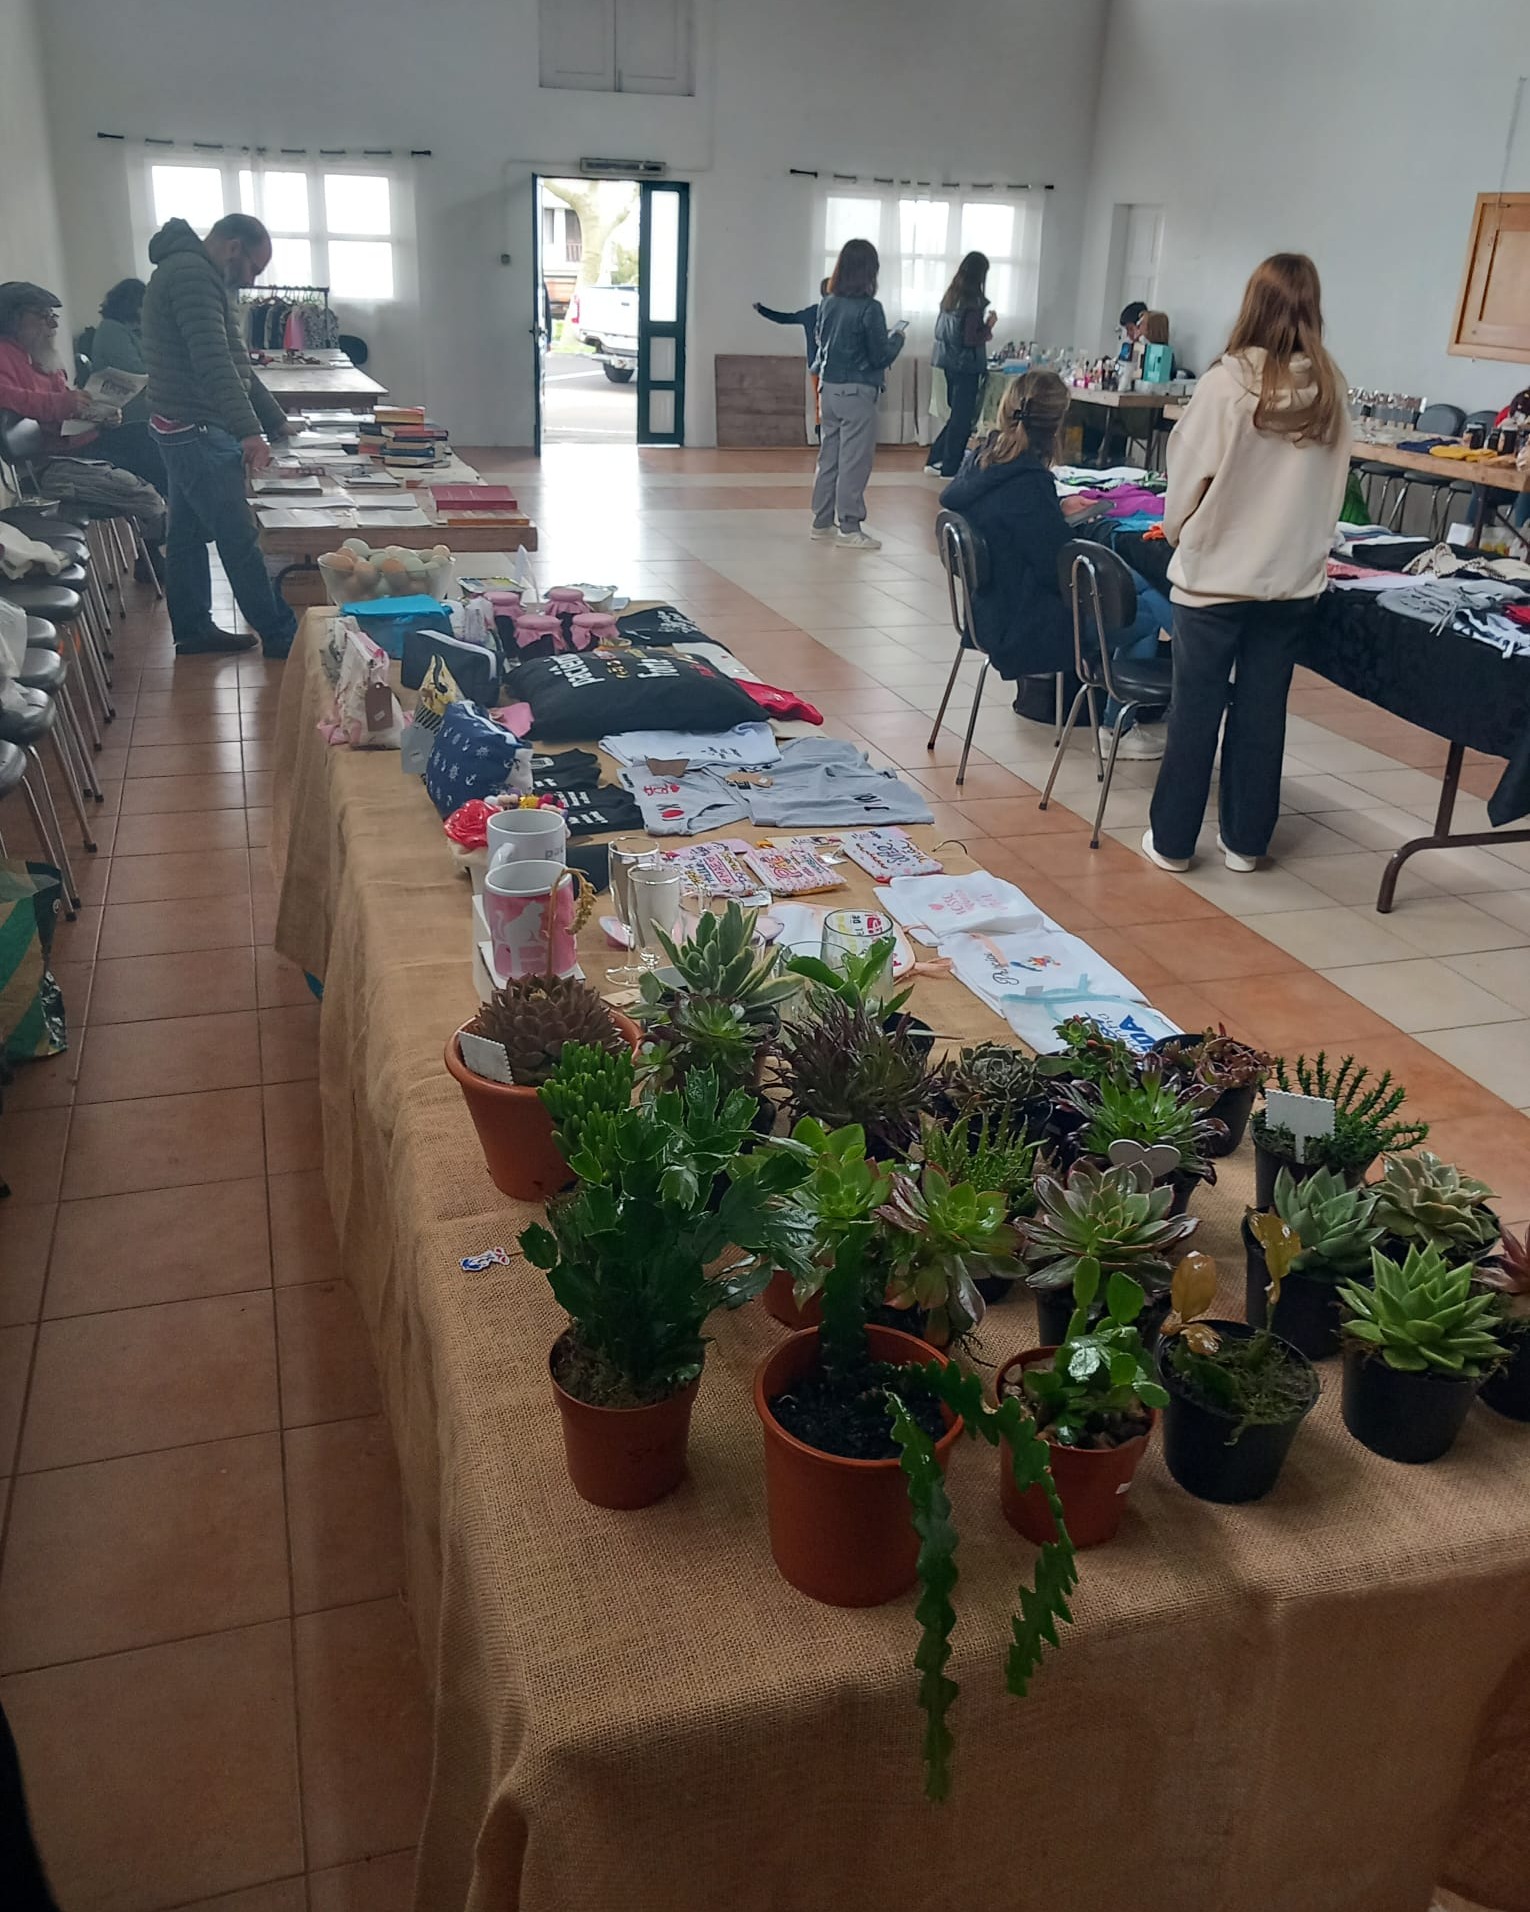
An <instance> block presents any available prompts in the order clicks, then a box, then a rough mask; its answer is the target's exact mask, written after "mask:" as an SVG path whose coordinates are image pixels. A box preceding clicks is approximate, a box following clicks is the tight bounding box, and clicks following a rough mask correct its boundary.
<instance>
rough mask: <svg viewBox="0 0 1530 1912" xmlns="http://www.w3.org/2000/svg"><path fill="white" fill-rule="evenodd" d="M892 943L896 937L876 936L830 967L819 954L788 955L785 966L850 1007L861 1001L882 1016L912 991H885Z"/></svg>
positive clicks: (889, 978)
mask: <svg viewBox="0 0 1530 1912" xmlns="http://www.w3.org/2000/svg"><path fill="white" fill-rule="evenodd" d="M896 947H897V938H896V937H893V936H879V937H878V938H877V940H876V941H875V942H874V943H873V944H872V945H871V946H870V948H869V949H866V950H864V951H862V952H861V953H860V954H859V955H857V954H856V952H855V951H854V950H850V951H847V952H846V954H845V956H844V959H843V967H841V968H838V969H836V968H834V967H833V966H832V965H831V964H829V963H826V962H825V961H824V960H823V958H822V957H821V956H792V957H789V958H788V960H787V964H786V968H787V971H788V973H789V974H791V975H793V976H800V977H802V979H803V980H804V981H805V982H808V983H812V984H813V985H814V986H815V987H817V988H819V989H823V990H827V991H828V992H829V994H830V995H833V996H838V997H839V999H840V1001H841V1002H847V1003H849V1004H850V1005H851V1006H852V1007H853V1008H858V1007H859V1006H860V1005H861V1004H862V1003H865V1004H867V1005H868V1006H870V1007H871V1008H880V1010H881V1012H882V1014H883V1015H884V1016H895V1015H896V1014H897V1013H898V1011H899V1010H900V1009H901V1008H902V1007H903V1005H904V1004H905V1003H906V1002H907V1001H908V999H909V997H910V996H912V995H913V993H914V992H913V990H912V989H903V990H900V991H899V992H898V994H897V995H895V996H894V995H889V994H887V993H886V992H887V991H888V990H890V989H891V987H892V959H893V951H894V949H895V948H896Z"/></svg>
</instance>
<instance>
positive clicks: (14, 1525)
mask: <svg viewBox="0 0 1530 1912" xmlns="http://www.w3.org/2000/svg"><path fill="white" fill-rule="evenodd" d="M353 1473H359V1470H353ZM357 1484H358V1486H360V1481H359V1479H358V1481H357ZM391 1590H392V1589H391V1588H381V1589H380V1588H375V1587H373V1588H368V1590H367V1591H368V1592H369V1593H375V1592H386V1591H391ZM287 1608H288V1592H287V1544H286V1534H285V1532H284V1529H283V1520H282V1454H281V1445H280V1441H279V1438H278V1437H277V1436H276V1435H274V1434H256V1435H250V1436H247V1437H246V1438H244V1439H240V1440H231V1441H202V1442H199V1443H198V1444H197V1445H195V1446H193V1447H174V1448H169V1449H167V1450H165V1451H164V1452H161V1453H157V1454H136V1455H133V1456H132V1457H131V1458H127V1459H122V1460H110V1461H96V1462H93V1463H91V1464H89V1465H87V1466H83V1467H60V1468H54V1469H52V1470H51V1471H50V1472H48V1473H46V1474H22V1475H20V1476H18V1478H17V1480H16V1483H15V1486H14V1489H13V1491H12V1496H11V1512H10V1523H9V1526H8V1529H7V1532H6V1549H5V1568H4V1572H3V1573H0V1665H3V1668H4V1671H6V1672H7V1673H14V1672H17V1671H19V1670H21V1669H22V1668H25V1667H33V1666H50V1665H52V1664H54V1663H55V1662H57V1661H60V1660H79V1659H86V1658H88V1657H89V1656H91V1655H92V1654H96V1653H118V1652H122V1651H125V1650H126V1649H127V1648H129V1647H139V1646H154V1645H157V1644H158V1643H159V1642H161V1641H164V1640H179V1639H185V1638H187V1637H188V1636H189V1635H191V1634H194V1633H216V1632H220V1631H222V1630H223V1629H224V1628H226V1627H239V1626H252V1625H254V1624H255V1623H256V1622H257V1621H260V1620H275V1619H279V1618H281V1616H282V1615H283V1614H285V1613H286V1612H287Z"/></svg>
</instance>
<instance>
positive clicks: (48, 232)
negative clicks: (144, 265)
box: [0, 0, 64, 297]
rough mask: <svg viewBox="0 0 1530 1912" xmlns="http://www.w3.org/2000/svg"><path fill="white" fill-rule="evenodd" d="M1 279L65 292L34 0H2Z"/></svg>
mask: <svg viewBox="0 0 1530 1912" xmlns="http://www.w3.org/2000/svg"><path fill="white" fill-rule="evenodd" d="M0 279H30V280H32V281H33V283H34V284H36V285H43V286H47V287H48V288H49V290H50V291H53V292H57V293H58V294H59V296H60V297H62V296H63V292H64V284H63V281H64V260H63V248H62V245H61V243H60V238H59V221H58V208H57V205H56V204H55V200H54V192H53V162H52V155H51V152H50V148H49V144H48V116H47V110H46V106H45V96H44V89H43V71H42V62H41V58H40V56H39V51H38V41H37V27H36V16H35V14H34V12H33V4H32V0H0Z"/></svg>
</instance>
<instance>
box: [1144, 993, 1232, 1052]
mask: <svg viewBox="0 0 1530 1912" xmlns="http://www.w3.org/2000/svg"><path fill="white" fill-rule="evenodd" d="M1153 1007H1154V1008H1155V1009H1159V1010H1162V1012H1163V1014H1164V1015H1166V1016H1167V1017H1168V1018H1169V1020H1170V1021H1171V1022H1177V1023H1178V1024H1179V1026H1180V1028H1181V1029H1191V1030H1195V1029H1214V1028H1216V1026H1217V1025H1218V1024H1219V1023H1226V1024H1227V1025H1228V1034H1229V1035H1234V1036H1238V1037H1239V1039H1240V1041H1247V1040H1248V1039H1249V1038H1248V1037H1247V1036H1246V1035H1244V1034H1243V1031H1242V1029H1241V1028H1240V1027H1239V1026H1238V1025H1237V1024H1236V1023H1234V1021H1233V1019H1232V1017H1231V1016H1230V1015H1229V1014H1227V1012H1225V1011H1224V1010H1222V1009H1220V1008H1219V1007H1218V1006H1217V1005H1216V1004H1215V1003H1213V1002H1212V1001H1211V999H1210V998H1209V997H1207V996H1205V995H1203V994H1202V993H1201V990H1200V989H1199V988H1198V987H1193V986H1192V985H1191V984H1189V983H1160V984H1159V986H1158V987H1157V988H1156V989H1155V990H1154V991H1153Z"/></svg>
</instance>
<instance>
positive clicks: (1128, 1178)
mask: <svg viewBox="0 0 1530 1912" xmlns="http://www.w3.org/2000/svg"><path fill="white" fill-rule="evenodd" d="M1035 1189H1036V1215H1035V1217H1034V1219H1033V1220H1031V1221H1028V1222H1025V1223H1022V1224H1021V1255H1022V1258H1023V1259H1024V1261H1025V1263H1026V1266H1027V1269H1028V1270H1029V1273H1028V1274H1027V1277H1026V1280H1027V1283H1028V1285H1029V1286H1030V1288H1031V1290H1032V1292H1033V1293H1034V1295H1035V1297H1036V1316H1037V1324H1038V1331H1039V1334H1040V1339H1041V1341H1042V1342H1043V1344H1044V1345H1047V1346H1055V1345H1057V1344H1058V1343H1059V1342H1061V1341H1062V1339H1063V1337H1064V1336H1065V1334H1066V1333H1067V1327H1068V1320H1069V1317H1070V1315H1071V1313H1072V1309H1073V1282H1074V1278H1075V1276H1076V1274H1077V1272H1078V1268H1079V1265H1080V1263H1081V1262H1084V1261H1092V1262H1094V1263H1096V1264H1097V1265H1098V1267H1099V1268H1100V1270H1101V1272H1102V1274H1104V1276H1105V1277H1106V1279H1107V1280H1108V1279H1109V1277H1110V1276H1111V1275H1112V1274H1115V1273H1120V1274H1126V1275H1131V1276H1132V1277H1133V1278H1134V1279H1135V1280H1136V1281H1138V1282H1139V1283H1140V1284H1141V1286H1142V1287H1143V1289H1144V1290H1145V1292H1146V1293H1147V1295H1148V1297H1149V1302H1150V1305H1151V1302H1152V1300H1153V1298H1154V1297H1156V1296H1157V1295H1159V1294H1161V1293H1162V1291H1163V1290H1164V1289H1166V1288H1167V1286H1168V1283H1169V1271H1170V1269H1171V1268H1172V1267H1173V1265H1174V1262H1175V1261H1176V1260H1177V1259H1178V1254H1179V1251H1180V1248H1181V1245H1182V1244H1183V1243H1184V1242H1186V1241H1188V1240H1189V1238H1190V1237H1191V1236H1192V1235H1193V1234H1194V1233H1195V1231H1196V1229H1197V1228H1198V1227H1199V1226H1200V1222H1199V1220H1198V1219H1197V1218H1196V1217H1195V1216H1193V1215H1172V1214H1171V1213H1170V1212H1169V1211H1170V1208H1171V1206H1172V1203H1173V1200H1174V1191H1173V1190H1172V1188H1170V1187H1169V1186H1168V1185H1167V1184H1164V1185H1163V1186H1160V1187H1155V1186H1154V1185H1153V1179H1152V1173H1151V1171H1150V1170H1149V1169H1148V1168H1147V1167H1146V1166H1144V1165H1142V1164H1132V1163H1127V1164H1123V1165H1120V1166H1116V1167H1111V1168H1104V1169H1102V1168H1098V1167H1096V1166H1095V1165H1094V1164H1093V1163H1089V1162H1080V1163H1078V1164H1077V1165H1076V1166H1075V1167H1074V1168H1072V1169H1070V1170H1069V1171H1068V1174H1067V1176H1066V1178H1060V1177H1057V1176H1054V1175H1038V1176H1037V1177H1036V1181H1035Z"/></svg>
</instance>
